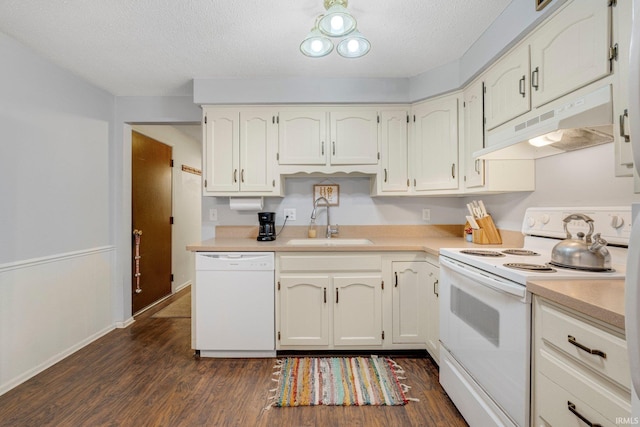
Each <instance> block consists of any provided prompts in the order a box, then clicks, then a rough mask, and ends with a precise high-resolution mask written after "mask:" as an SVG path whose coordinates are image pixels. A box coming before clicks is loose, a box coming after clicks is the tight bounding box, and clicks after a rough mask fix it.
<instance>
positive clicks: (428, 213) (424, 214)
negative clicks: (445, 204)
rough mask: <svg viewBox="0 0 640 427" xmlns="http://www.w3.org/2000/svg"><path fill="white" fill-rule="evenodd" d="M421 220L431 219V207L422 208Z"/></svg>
mask: <svg viewBox="0 0 640 427" xmlns="http://www.w3.org/2000/svg"><path fill="white" fill-rule="evenodd" d="M422 220H423V221H427V222H428V221H431V209H422Z"/></svg>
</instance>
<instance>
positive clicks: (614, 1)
mask: <svg viewBox="0 0 640 427" xmlns="http://www.w3.org/2000/svg"><path fill="white" fill-rule="evenodd" d="M617 5H618V0H609V7H614V6H617Z"/></svg>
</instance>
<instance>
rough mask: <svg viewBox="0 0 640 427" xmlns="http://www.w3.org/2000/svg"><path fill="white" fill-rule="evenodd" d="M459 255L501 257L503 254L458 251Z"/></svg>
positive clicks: (476, 250)
mask: <svg viewBox="0 0 640 427" xmlns="http://www.w3.org/2000/svg"><path fill="white" fill-rule="evenodd" d="M460 253H461V254H466V255H476V256H488V257H502V256H504V254H501V253H500V252H496V251H486V250H482V249H465V250H462V251H460Z"/></svg>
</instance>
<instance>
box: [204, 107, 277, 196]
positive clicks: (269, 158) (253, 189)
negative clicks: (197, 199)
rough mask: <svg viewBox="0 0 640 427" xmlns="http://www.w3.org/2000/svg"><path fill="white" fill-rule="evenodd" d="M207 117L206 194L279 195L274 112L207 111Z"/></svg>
mask: <svg viewBox="0 0 640 427" xmlns="http://www.w3.org/2000/svg"><path fill="white" fill-rule="evenodd" d="M204 117H205V119H204V121H205V123H204V129H205V132H204V133H205V135H204V138H205V139H204V140H205V143H204V148H203V159H204V160H203V169H204V180H205V182H204V195H210V196H211V195H215V196H221V195H234V194H242V195H254V194H255V195H271V194H274V195H276V194H277V193H278V192H279V187H280V186H279V178H278V179H276V177H275V174H274V167H275V164H276V160H275V147H276V143H277V135H278V129H277V125H276V123H275V114H274V112H273V111H269V110H266V109H256V110H241V111H240V110H237V109H228V108H223V109H219V108H205V109H204Z"/></svg>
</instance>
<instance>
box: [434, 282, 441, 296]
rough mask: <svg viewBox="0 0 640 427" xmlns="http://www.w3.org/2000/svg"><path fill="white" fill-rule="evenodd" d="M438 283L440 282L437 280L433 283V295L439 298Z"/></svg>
mask: <svg viewBox="0 0 640 427" xmlns="http://www.w3.org/2000/svg"><path fill="white" fill-rule="evenodd" d="M439 282H440V281H439V280H436V281H435V282H433V293H434V294H435V295H436V296H437V297H439V296H440V292H439V288H440V287H439V284H440V283H439Z"/></svg>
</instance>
